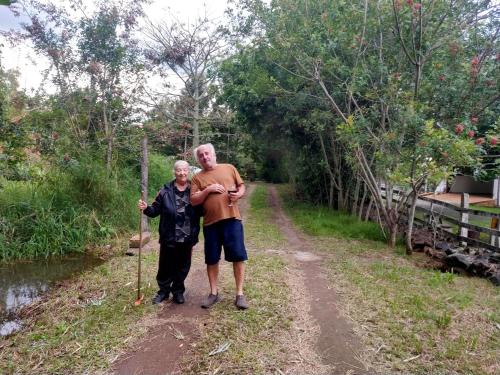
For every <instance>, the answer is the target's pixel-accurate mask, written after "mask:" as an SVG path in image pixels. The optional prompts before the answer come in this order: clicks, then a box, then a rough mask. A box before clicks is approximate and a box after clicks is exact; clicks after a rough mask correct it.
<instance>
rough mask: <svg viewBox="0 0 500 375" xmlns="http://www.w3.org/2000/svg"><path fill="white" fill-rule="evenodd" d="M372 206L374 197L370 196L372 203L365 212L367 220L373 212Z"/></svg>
mask: <svg viewBox="0 0 500 375" xmlns="http://www.w3.org/2000/svg"><path fill="white" fill-rule="evenodd" d="M372 206H373V197H372V198H370V203H368V208H367V209H366V213H365V221H368V220H369V219H370V214H371V212H372Z"/></svg>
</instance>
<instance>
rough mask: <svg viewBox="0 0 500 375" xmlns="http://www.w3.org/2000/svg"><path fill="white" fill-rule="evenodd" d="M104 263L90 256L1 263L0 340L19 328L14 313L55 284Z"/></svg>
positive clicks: (18, 320) (19, 322) (19, 323)
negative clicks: (0, 337)
mask: <svg viewBox="0 0 500 375" xmlns="http://www.w3.org/2000/svg"><path fill="white" fill-rule="evenodd" d="M103 262H104V260H102V259H101V258H99V257H97V256H95V255H91V254H76V255H72V256H68V257H57V258H48V259H39V260H33V261H18V262H14V263H6V264H2V263H0V336H7V335H10V334H12V333H14V332H16V331H17V330H19V329H20V328H21V327H22V324H23V323H22V321H21V320H20V319H19V317H18V316H17V312H18V311H19V309H20V308H22V307H23V306H26V305H28V304H30V303H32V302H33V301H35V300H36V299H37V298H40V297H41V295H42V294H43V293H46V292H47V291H48V290H49V289H50V287H51V286H52V285H53V284H54V283H55V282H57V281H61V280H66V279H69V278H71V277H73V276H75V275H77V274H79V273H81V272H83V271H85V270H88V269H91V268H93V267H95V266H98V265H100V264H102V263H103Z"/></svg>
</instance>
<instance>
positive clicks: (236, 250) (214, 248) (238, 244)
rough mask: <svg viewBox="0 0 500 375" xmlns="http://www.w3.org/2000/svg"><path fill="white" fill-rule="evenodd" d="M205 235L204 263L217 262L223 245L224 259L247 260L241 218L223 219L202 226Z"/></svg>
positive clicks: (211, 263)
mask: <svg viewBox="0 0 500 375" xmlns="http://www.w3.org/2000/svg"><path fill="white" fill-rule="evenodd" d="M203 235H204V236H205V263H206V264H208V265H213V264H217V263H218V262H219V260H220V255H221V252H222V247H223V246H224V259H225V260H226V261H228V262H241V261H244V260H247V259H248V257H247V250H246V249H245V243H244V240H243V225H242V224H241V220H237V219H225V220H221V221H218V222H216V223H214V224H211V225H207V226H206V227H203Z"/></svg>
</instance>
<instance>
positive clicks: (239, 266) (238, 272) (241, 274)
mask: <svg viewBox="0 0 500 375" xmlns="http://www.w3.org/2000/svg"><path fill="white" fill-rule="evenodd" d="M233 272H234V281H235V282H236V295H238V296H241V295H243V281H244V280H245V262H233Z"/></svg>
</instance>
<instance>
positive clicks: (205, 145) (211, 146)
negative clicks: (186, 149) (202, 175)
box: [193, 143, 215, 165]
mask: <svg viewBox="0 0 500 375" xmlns="http://www.w3.org/2000/svg"><path fill="white" fill-rule="evenodd" d="M200 147H208V149H209V150H210V151H211V152H212V155H213V156H214V157H215V148H214V145H213V144H211V143H205V144H204V145H199V146H198V147H196V148H195V149H194V150H193V154H194V159H195V160H196V162H197V163H198V165H200V159H198V150H199V149H200Z"/></svg>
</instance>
